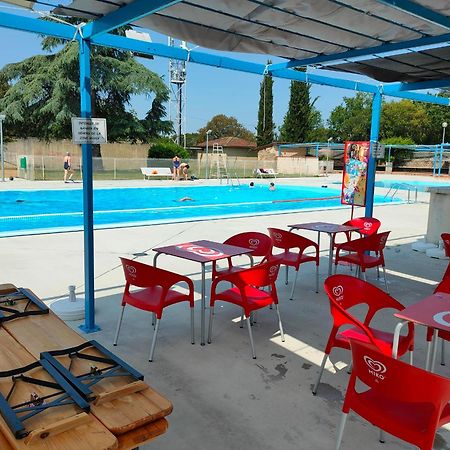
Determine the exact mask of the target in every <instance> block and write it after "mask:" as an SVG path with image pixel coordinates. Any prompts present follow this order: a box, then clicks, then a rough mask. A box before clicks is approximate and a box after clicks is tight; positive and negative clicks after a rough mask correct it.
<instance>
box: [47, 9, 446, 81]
mask: <svg viewBox="0 0 450 450" xmlns="http://www.w3.org/2000/svg"><path fill="white" fill-rule="evenodd" d="M135 1H136V0H135ZM130 3H133V0H121V2H120V3H119V2H118V1H117V0H116V1H105V0H74V1H73V2H72V3H71V4H70V5H68V6H67V7H59V8H56V9H55V10H54V12H56V13H58V14H64V15H68V16H77V17H81V18H84V19H96V18H99V17H101V16H103V15H107V14H109V13H111V12H113V11H115V10H117V9H119V8H120V7H123V5H128V4H130ZM147 3H148V5H149V8H151V6H152V2H147ZM168 3H169V2H168ZM172 3H174V2H172ZM169 4H170V3H169ZM449 16H450V1H449V0H416V1H415V2H412V1H409V0H402V1H393V0H392V1H388V0H343V1H336V0H303V1H298V0H265V1H256V0H215V1H209V0H190V1H181V2H179V3H176V4H172V5H171V6H168V7H167V8H163V9H160V10H158V11H156V12H153V13H152V14H151V15H147V16H145V17H143V18H140V19H139V20H137V21H135V22H134V24H135V25H140V26H142V27H144V28H148V29H151V30H154V31H157V32H160V33H163V34H166V35H170V36H173V37H175V38H178V39H181V40H185V41H188V42H191V43H193V44H196V45H199V46H202V47H206V48H210V49H216V50H222V51H235V52H244V53H257V54H264V55H273V56H279V57H282V58H287V59H289V60H298V62H297V63H296V64H295V65H297V66H306V65H313V66H315V67H326V68H327V69H332V70H338V71H343V72H353V73H359V74H364V75H367V76H369V77H371V78H374V79H376V80H379V81H383V82H392V81H404V82H421V81H429V80H439V79H443V78H450V33H449V32H450V18H449ZM408 43H411V48H409V47H408ZM421 43H423V44H424V45H421V46H420V47H417V45H419V44H421ZM393 44H396V45H397V47H396V46H395V45H394V46H393ZM402 44H405V45H402ZM392 46H393V47H392ZM391 47H392V48H393V49H395V51H392V50H391V51H389V50H390V49H391ZM363 49H369V50H372V53H371V51H369V52H362V53H363V55H362V56H361V54H358V52H356V54H358V57H357V58H355V57H354V56H352V52H353V51H355V50H359V51H361V50H363ZM324 57H325V58H324Z"/></svg>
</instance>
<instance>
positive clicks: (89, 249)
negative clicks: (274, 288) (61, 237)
mask: <svg viewBox="0 0 450 450" xmlns="http://www.w3.org/2000/svg"><path fill="white" fill-rule="evenodd" d="M79 45H80V51H79V56H80V97H81V117H84V118H90V117H92V104H91V102H92V98H91V62H90V53H91V45H90V42H89V41H86V40H84V39H80V40H79ZM81 151H82V156H83V221H84V224H83V225H84V226H83V233H84V286H85V288H84V295H85V297H84V303H85V321H84V325H81V326H80V328H81V329H82V330H83V331H84V332H85V333H92V332H94V331H98V330H100V328H99V327H98V326H97V325H95V290H94V189H93V183H92V144H82V146H81Z"/></svg>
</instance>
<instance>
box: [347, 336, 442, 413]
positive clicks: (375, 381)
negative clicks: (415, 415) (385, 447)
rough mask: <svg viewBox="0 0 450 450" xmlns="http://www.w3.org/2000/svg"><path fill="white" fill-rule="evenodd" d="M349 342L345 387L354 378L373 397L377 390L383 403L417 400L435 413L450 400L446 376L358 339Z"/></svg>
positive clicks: (416, 402)
mask: <svg viewBox="0 0 450 450" xmlns="http://www.w3.org/2000/svg"><path fill="white" fill-rule="evenodd" d="M350 345H351V349H352V361H353V368H352V374H351V380H350V382H349V386H350V385H352V380H353V381H354V380H355V378H358V379H360V380H361V381H362V382H363V383H364V384H366V385H367V386H369V387H370V388H371V389H373V393H374V398H375V395H376V393H379V394H380V400H381V398H382V399H383V401H384V402H386V400H387V399H392V400H394V401H401V402H402V403H403V404H404V403H405V402H407V403H411V404H412V403H414V404H416V405H418V404H420V403H421V404H422V405H423V406H424V407H425V409H428V412H430V413H431V411H430V410H429V409H431V407H432V408H433V409H435V410H437V411H438V416H439V415H440V414H439V412H442V410H443V408H444V407H445V406H446V405H447V403H448V401H449V400H450V379H448V378H444V377H441V376H439V375H435V374H433V373H430V372H427V371H425V370H423V369H420V368H418V367H414V366H412V365H410V364H407V363H405V362H403V361H400V360H397V359H393V358H392V357H390V356H389V355H384V354H382V353H380V352H379V351H378V350H377V349H376V348H375V347H373V346H372V345H368V344H365V343H361V342H359V341H358V342H357V341H351V344H350ZM375 401H376V398H375ZM349 406H350V407H351V405H349ZM427 406H428V408H427ZM430 415H431V414H430ZM405 418H406V417H405Z"/></svg>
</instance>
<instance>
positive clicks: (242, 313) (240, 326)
mask: <svg viewBox="0 0 450 450" xmlns="http://www.w3.org/2000/svg"><path fill="white" fill-rule="evenodd" d="M239 328H244V310H242V312H241V323H240V324H239Z"/></svg>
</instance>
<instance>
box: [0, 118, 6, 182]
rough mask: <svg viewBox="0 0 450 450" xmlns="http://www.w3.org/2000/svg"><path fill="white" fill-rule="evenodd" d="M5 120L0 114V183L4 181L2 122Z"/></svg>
mask: <svg viewBox="0 0 450 450" xmlns="http://www.w3.org/2000/svg"><path fill="white" fill-rule="evenodd" d="M5 119H6V116H5V115H4V114H0V152H1V160H2V181H5V155H4V152H3V121H4V120H5Z"/></svg>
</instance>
